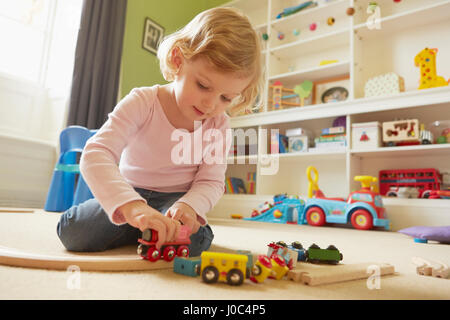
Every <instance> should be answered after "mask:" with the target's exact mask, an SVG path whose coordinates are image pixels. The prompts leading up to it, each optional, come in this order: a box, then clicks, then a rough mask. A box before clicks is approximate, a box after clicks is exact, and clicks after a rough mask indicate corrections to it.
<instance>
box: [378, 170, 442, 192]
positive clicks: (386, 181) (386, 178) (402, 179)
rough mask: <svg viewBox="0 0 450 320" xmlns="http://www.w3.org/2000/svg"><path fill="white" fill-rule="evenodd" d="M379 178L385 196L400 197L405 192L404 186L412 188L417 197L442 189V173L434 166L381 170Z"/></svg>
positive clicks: (381, 190)
mask: <svg viewBox="0 0 450 320" xmlns="http://www.w3.org/2000/svg"><path fill="white" fill-rule="evenodd" d="M379 180H380V194H381V195H383V196H387V197H399V196H401V195H400V194H399V193H401V192H405V191H402V188H412V189H415V190H416V193H417V197H419V198H429V197H430V195H431V192H432V191H437V190H440V189H441V183H442V175H441V174H440V173H439V171H438V170H436V169H433V168H425V169H396V170H381V171H380V172H379Z"/></svg>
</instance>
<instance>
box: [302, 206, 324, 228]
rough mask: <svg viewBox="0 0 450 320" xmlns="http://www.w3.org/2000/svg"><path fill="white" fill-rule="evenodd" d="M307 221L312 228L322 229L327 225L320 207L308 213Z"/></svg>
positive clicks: (310, 209)
mask: <svg viewBox="0 0 450 320" xmlns="http://www.w3.org/2000/svg"><path fill="white" fill-rule="evenodd" d="M306 221H308V224H309V225H310V226H316V227H320V226H323V225H325V222H326V220H325V213H324V212H323V210H322V209H321V208H319V207H312V208H309V209H308V211H306Z"/></svg>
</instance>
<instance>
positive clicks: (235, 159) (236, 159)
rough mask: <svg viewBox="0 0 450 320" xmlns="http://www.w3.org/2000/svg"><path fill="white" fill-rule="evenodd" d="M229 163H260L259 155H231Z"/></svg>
mask: <svg viewBox="0 0 450 320" xmlns="http://www.w3.org/2000/svg"><path fill="white" fill-rule="evenodd" d="M227 163H228V164H254V165H256V164H257V163H258V155H250V156H231V157H228V158H227Z"/></svg>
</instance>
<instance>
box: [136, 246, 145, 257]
mask: <svg viewBox="0 0 450 320" xmlns="http://www.w3.org/2000/svg"><path fill="white" fill-rule="evenodd" d="M147 251H148V247H147V246H146V245H144V244H140V245H139V246H138V248H137V254H138V255H140V256H141V257H145V256H146V255H147Z"/></svg>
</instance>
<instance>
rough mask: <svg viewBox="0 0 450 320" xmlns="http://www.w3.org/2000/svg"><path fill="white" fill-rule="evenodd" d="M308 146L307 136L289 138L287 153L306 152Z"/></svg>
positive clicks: (309, 141) (309, 142)
mask: <svg viewBox="0 0 450 320" xmlns="http://www.w3.org/2000/svg"><path fill="white" fill-rule="evenodd" d="M310 144H311V140H310V139H309V137H308V136H294V137H289V152H307V151H308V148H309V146H310Z"/></svg>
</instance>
